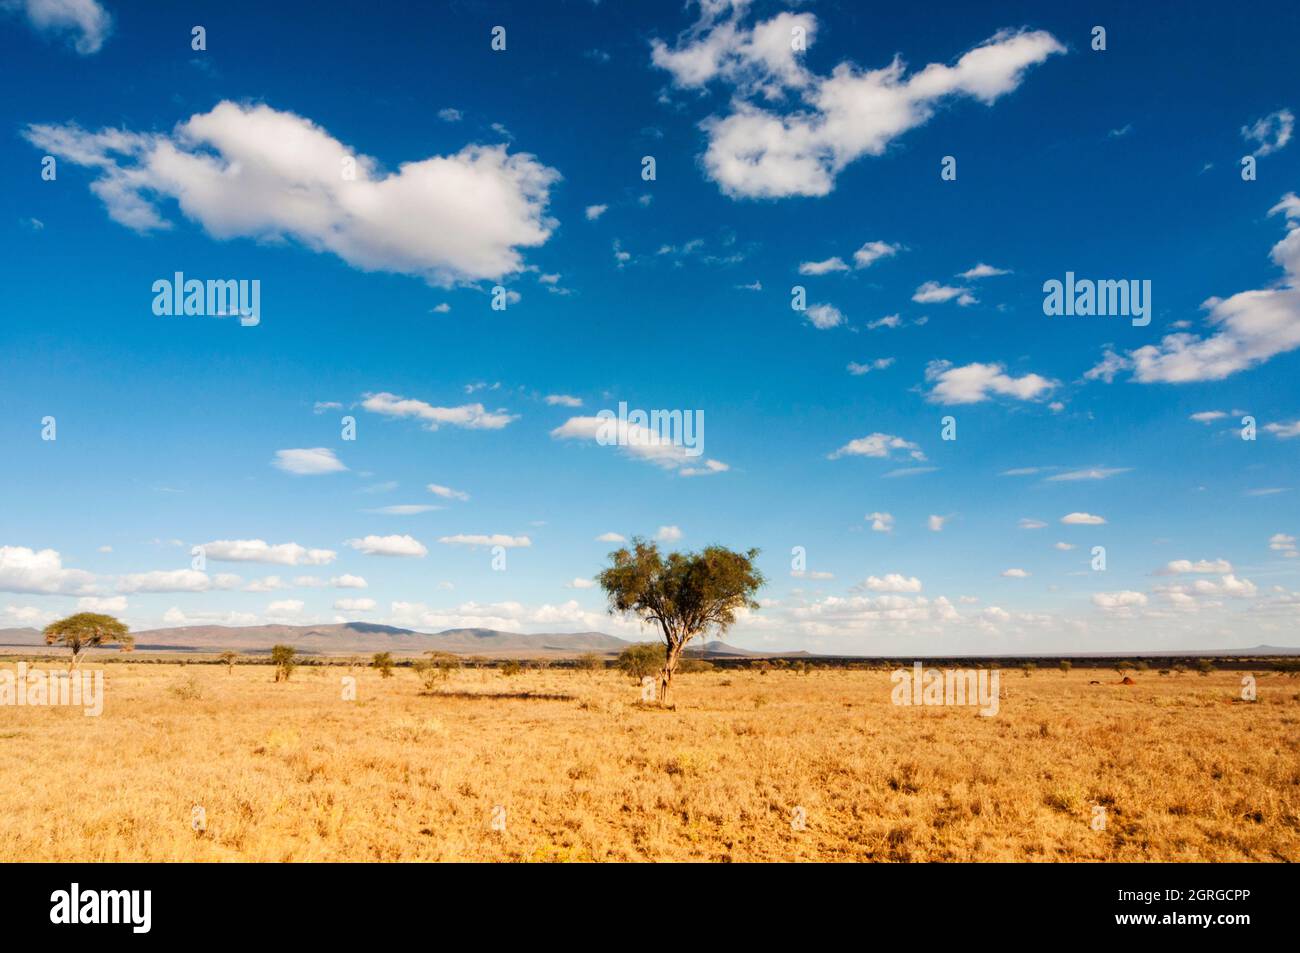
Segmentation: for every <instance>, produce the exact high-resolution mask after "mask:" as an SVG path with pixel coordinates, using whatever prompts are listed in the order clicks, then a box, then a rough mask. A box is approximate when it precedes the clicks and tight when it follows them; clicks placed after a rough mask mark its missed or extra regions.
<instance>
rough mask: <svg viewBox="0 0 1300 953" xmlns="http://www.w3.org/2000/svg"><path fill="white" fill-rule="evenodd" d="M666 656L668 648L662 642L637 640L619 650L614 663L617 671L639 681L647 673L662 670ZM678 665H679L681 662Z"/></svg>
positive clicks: (652, 673)
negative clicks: (635, 642)
mask: <svg viewBox="0 0 1300 953" xmlns="http://www.w3.org/2000/svg"><path fill="white" fill-rule="evenodd" d="M667 656H668V649H667V647H666V646H665V645H664V643H662V642H638V643H637V644H636V645H629V646H628V647H627V648H625V649H624V650H623V651H622V652H620V653H619V656H618V662H617V663H616V664H617V665H618V668H619V671H621V672H624V673H626V674H627V675H628V676H630V677H631V678H633V679H635V680H636V681H638V682H639V681H641V679H643V678H645V677H646V676H647V675H654V674H656V673H658V672H660V671H662V670H663V667H664V660H665V659H666V658H667ZM683 661H685V660H683ZM678 666H679V667H680V666H681V662H679V663H678Z"/></svg>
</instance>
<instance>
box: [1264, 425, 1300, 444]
mask: <svg viewBox="0 0 1300 953" xmlns="http://www.w3.org/2000/svg"><path fill="white" fill-rule="evenodd" d="M1264 430H1265V431H1267V432H1268V433H1271V434H1272V435H1273V436H1275V437H1277V438H1278V439H1279V440H1290V439H1291V438H1292V437H1300V420H1293V421H1291V422H1290V423H1281V424H1265V425H1264Z"/></svg>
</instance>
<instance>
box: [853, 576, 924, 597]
mask: <svg viewBox="0 0 1300 953" xmlns="http://www.w3.org/2000/svg"><path fill="white" fill-rule="evenodd" d="M862 585H863V587H864V588H866V589H869V590H870V591H872V592H920V591H921V580H920V579H917V578H916V577H915V576H904V575H902V574H901V573H896V572H891V573H886V574H885V575H884V576H868V577H867V579H866V582H864V583H863V584H862Z"/></svg>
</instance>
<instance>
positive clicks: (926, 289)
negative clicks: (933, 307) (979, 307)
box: [912, 281, 977, 307]
mask: <svg viewBox="0 0 1300 953" xmlns="http://www.w3.org/2000/svg"><path fill="white" fill-rule="evenodd" d="M953 298H956V299H957V303H958V304H959V305H961V306H962V307H965V306H966V305H971V304H976V303H977V302H976V300H975V296H974V295H972V294H971V293H970V289H969V288H955V287H953V286H952V285H941V284H939V282H937V281H927V282H925V283H924V284H922V285H921V286H920V287H919V288H917V289H916V291H915V293H914V294H913V295H912V300H913V301H915V302H916V303H917V304H943V303H944V302H946V301H951V300H952V299H953Z"/></svg>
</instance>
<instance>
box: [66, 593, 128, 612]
mask: <svg viewBox="0 0 1300 953" xmlns="http://www.w3.org/2000/svg"><path fill="white" fill-rule="evenodd" d="M77 611H78V612H108V613H119V612H125V611H126V596H82V597H81V598H80V599H78V600H77Z"/></svg>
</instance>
